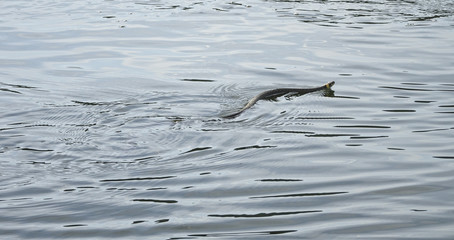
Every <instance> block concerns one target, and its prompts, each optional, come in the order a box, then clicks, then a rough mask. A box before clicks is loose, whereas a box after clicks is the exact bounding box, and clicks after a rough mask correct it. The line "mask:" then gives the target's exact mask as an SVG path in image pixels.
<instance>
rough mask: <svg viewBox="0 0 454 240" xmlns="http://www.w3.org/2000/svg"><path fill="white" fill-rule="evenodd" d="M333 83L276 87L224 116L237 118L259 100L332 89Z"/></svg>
mask: <svg viewBox="0 0 454 240" xmlns="http://www.w3.org/2000/svg"><path fill="white" fill-rule="evenodd" d="M333 85H334V81H332V82H329V83H326V84H324V85H323V86H320V87H314V88H276V89H271V90H268V91H264V92H262V93H260V94H258V95H257V96H255V97H253V98H251V100H249V101H248V102H247V103H246V105H244V107H243V108H241V109H240V110H238V111H237V112H235V113H232V114H229V115H226V116H223V118H235V117H237V116H239V115H240V114H241V113H243V112H244V111H245V110H247V109H249V108H251V107H252V106H254V104H256V103H257V102H258V101H259V100H269V99H274V98H278V97H282V96H284V95H287V94H292V95H298V96H301V95H304V94H307V93H311V92H316V91H320V90H326V89H331V87H332V86H333Z"/></svg>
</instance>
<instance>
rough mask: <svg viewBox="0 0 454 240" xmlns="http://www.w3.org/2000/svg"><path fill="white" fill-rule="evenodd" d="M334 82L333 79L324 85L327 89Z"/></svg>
mask: <svg viewBox="0 0 454 240" xmlns="http://www.w3.org/2000/svg"><path fill="white" fill-rule="evenodd" d="M334 83H335V82H334V81H331V82H329V83H327V84H325V87H326V88H328V89H329V88H331V87H332V86H333V85H334Z"/></svg>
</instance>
